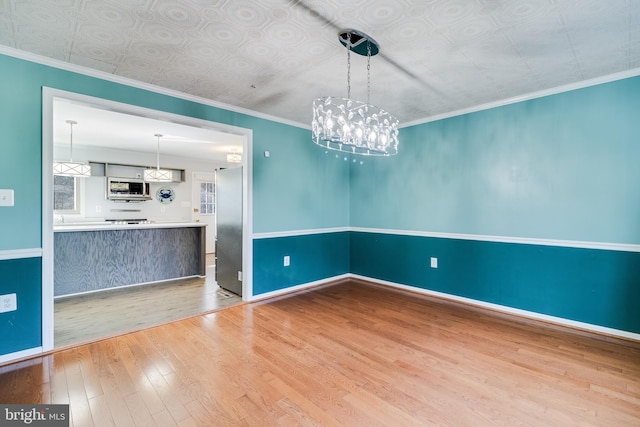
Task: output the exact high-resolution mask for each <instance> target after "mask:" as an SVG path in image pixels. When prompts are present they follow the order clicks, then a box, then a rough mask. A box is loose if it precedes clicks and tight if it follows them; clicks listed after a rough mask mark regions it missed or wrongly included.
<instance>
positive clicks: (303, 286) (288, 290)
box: [249, 273, 351, 302]
mask: <svg viewBox="0 0 640 427" xmlns="http://www.w3.org/2000/svg"><path fill="white" fill-rule="evenodd" d="M350 277H351V275H350V274H349V273H346V274H340V275H338V276H333V277H329V278H326V279H321V280H316V281H314V282H307V283H302V284H300V285H296V286H291V287H289V288H285V289H278V290H277V291H271V292H266V293H264V294H258V295H255V296H254V297H253V298H252V299H251V300H249V302H256V301H260V300H263V299H268V298H273V297H278V296H280V295H285V294H290V293H292V292H297V291H301V290H303V289H307V288H313V287H315V286H320V285H324V284H327V283H331V282H335V281H338V280H344V279H349V278H350Z"/></svg>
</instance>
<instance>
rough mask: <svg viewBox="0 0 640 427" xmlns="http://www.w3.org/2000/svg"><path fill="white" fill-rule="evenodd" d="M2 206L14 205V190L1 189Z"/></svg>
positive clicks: (0, 201) (0, 202)
mask: <svg viewBox="0 0 640 427" xmlns="http://www.w3.org/2000/svg"><path fill="white" fill-rule="evenodd" d="M0 206H13V190H5V189H0Z"/></svg>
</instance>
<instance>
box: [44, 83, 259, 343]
mask: <svg viewBox="0 0 640 427" xmlns="http://www.w3.org/2000/svg"><path fill="white" fill-rule="evenodd" d="M81 107H82V108H85V109H86V110H89V109H92V110H97V111H99V112H102V113H105V114H106V115H107V116H108V115H117V116H118V119H119V122H125V123H126V124H127V125H131V126H132V127H130V128H129V129H131V131H130V132H128V133H129V134H128V135H127V136H128V139H123V140H116V138H115V137H114V136H113V135H111V138H110V143H109V144H107V145H106V146H105V145H103V146H100V145H99V140H100V139H101V138H100V137H99V136H100V135H102V137H103V138H104V137H105V135H107V136H108V135H109V132H110V131H111V130H112V128H114V126H109V125H108V124H107V125H106V127H104V128H103V129H102V132H100V130H97V129H93V131H94V136H92V137H87V140H88V141H87V142H86V143H85V144H84V145H85V147H82V146H83V142H84V141H82V139H81V138H79V135H81V133H80V132H78V129H79V126H76V128H75V129H74V132H76V135H74V144H75V147H76V148H74V149H75V150H77V152H79V153H81V154H82V151H83V150H84V157H85V160H88V161H94V162H95V161H99V160H100V159H96V158H88V157H87V153H90V152H91V151H92V150H93V152H94V153H98V154H101V155H103V156H106V157H108V158H109V159H110V160H109V162H112V163H118V162H119V161H118V160H117V156H118V154H120V155H122V154H123V153H125V155H126V156H127V158H128V159H129V160H130V159H134V162H133V163H135V159H142V157H143V155H142V154H140V153H141V152H142V151H139V150H136V148H135V145H133V141H134V140H135V139H136V130H135V129H136V128H135V127H134V126H133V125H132V123H135V122H139V121H146V122H148V123H156V124H158V125H166V126H169V128H170V129H176V128H179V127H184V128H191V129H193V130H194V131H195V135H196V136H194V137H191V138H183V139H182V140H180V141H174V142H177V143H178V144H175V146H174V147H173V148H171V147H169V145H168V144H167V145H166V146H164V147H163V146H162V145H161V150H159V151H160V159H161V160H160V162H161V163H165V162H166V163H171V162H174V163H175V162H176V161H178V160H181V159H182V158H184V157H185V156H184V152H185V150H186V149H187V148H188V147H192V146H196V145H200V146H202V145H205V142H206V141H207V139H208V138H207V137H202V135H211V134H215V135H220V136H221V137H228V138H230V139H231V140H234V141H239V144H240V149H241V151H242V152H243V156H242V158H243V163H242V166H243V168H242V169H243V171H244V172H243V176H242V178H243V182H242V187H243V192H242V193H243V194H242V204H243V209H242V229H243V236H244V239H243V242H242V270H243V271H244V272H245V274H244V275H243V276H244V277H243V281H242V295H243V299H244V300H250V299H251V298H252V294H253V292H252V282H251V280H252V277H251V265H252V245H251V244H250V236H251V224H252V221H251V217H252V213H251V207H250V200H251V192H252V185H251V183H252V180H251V175H252V167H251V166H252V165H251V152H252V131H251V130H250V129H244V128H238V127H234V126H229V125H225V124H220V123H215V122H210V121H206V120H201V119H195V118H192V117H188V116H181V115H176V114H173V113H167V112H163V111H158V110H152V109H147V108H143V107H138V106H135V105H130V104H122V103H118V102H114V101H109V100H104V99H100V98H95V97H90V96H86V95H80V94H76V93H72V92H66V91H60V90H57V89H51V88H44V89H43V126H42V131H43V135H42V143H43V147H42V152H43V174H42V177H43V178H42V189H43V194H42V201H43V203H42V206H43V212H42V230H43V235H42V240H43V257H42V262H43V274H42V278H43V279H42V280H43V281H42V295H43V300H42V306H43V310H42V312H43V325H42V330H43V350H44V351H47V350H51V349H53V348H54V347H59V346H60V345H59V344H58V343H56V342H55V339H54V330H55V324H56V318H55V310H54V301H55V302H58V301H62V300H64V299H65V297H61V296H59V295H56V289H55V265H54V264H55V263H54V251H55V249H54V226H55V227H59V225H60V224H59V221H60V220H61V219H62V221H65V220H68V219H71V220H74V219H75V220H78V221H82V220H83V219H86V218H89V219H95V218H96V217H106V216H107V215H114V214H116V213H117V214H118V215H125V214H126V215H129V214H133V215H136V216H142V215H144V218H141V219H144V220H151V219H150V218H148V216H150V215H151V212H152V211H153V209H152V207H151V206H152V204H151V203H148V204H147V205H141V206H136V207H131V206H130V205H123V206H122V207H120V206H118V207H117V208H114V207H113V206H111V205H105V204H104V203H106V202H104V197H105V196H104V192H101V196H100V197H101V198H102V199H101V200H100V201H98V196H97V195H96V193H97V190H96V188H99V187H101V184H100V183H98V184H96V182H97V181H99V180H94V178H90V179H89V180H94V182H93V183H88V181H87V182H85V183H83V184H80V187H79V191H80V194H81V195H82V197H81V199H80V200H82V201H83V203H85V204H84V205H83V206H82V208H81V210H80V214H78V213H74V214H67V216H65V214H61V215H60V216H61V217H62V218H59V217H54V215H53V211H54V209H53V208H54V206H53V193H54V191H53V181H54V179H53V171H52V163H53V161H54V154H55V150H56V147H55V146H56V144H57V143H58V142H60V140H62V141H65V137H64V136H63V137H60V136H56V135H57V132H58V130H57V128H58V123H57V122H58V121H60V120H59V119H60V115H61V114H62V115H64V114H70V113H69V112H70V111H79V110H80V109H81ZM60 110H62V111H63V113H60ZM65 119H70V118H69V117H65V118H63V120H62V122H63V124H64V120H65ZM83 119H85V120H87V122H88V123H89V124H88V125H87V127H88V128H95V127H96V126H91V125H90V123H91V122H90V118H85V117H83ZM74 120H77V121H78V123H79V124H81V122H80V118H78V117H76V118H74ZM96 131H97V133H95V132H96ZM148 132H149V129H146V130H144V131H142V133H143V134H144V135H145V136H146V133H148ZM153 132H155V133H158V131H157V130H156V131H153ZM137 138H138V139H141V138H143V136H140V135H138V136H137ZM149 139H151V140H152V142H153V143H155V139H154V138H153V135H151V137H150V138H149ZM218 144H222V145H223V146H224V144H225V142H223V143H218ZM152 145H153V147H154V149H155V145H154V144H152ZM214 145H215V143H214V144H211V146H210V147H206V148H210V149H212V151H215V150H214V149H213V146H214ZM176 147H177V148H176ZM200 148H203V147H200ZM162 149H164V150H165V151H162ZM234 149H237V144H236V146H235V147H234ZM172 150H177V151H172ZM223 150H224V149H223ZM163 153H164V156H165V157H164V158H165V159H166V160H165V161H164V162H163V160H162V159H163V157H162V156H163ZM151 154H152V155H153V156H155V154H156V153H155V152H154V153H151ZM136 156H137V157H136ZM225 156H226V153H223V155H222V156H220V157H221V158H224V157H225ZM198 157H199V158H202V156H198ZM78 158H80V157H78ZM154 159H155V157H154ZM120 163H124V162H120ZM137 163H144V161H142V160H141V161H139V162H137ZM148 163H149V162H147V164H148ZM154 163H155V162H152V164H154ZM205 167H207V168H208V167H211V170H214V169H215V162H213V161H209V162H208V166H205ZM177 169H184V170H185V179H184V181H185V182H184V184H185V185H187V186H189V187H190V186H191V182H190V181H191V177H190V174H189V172H190V171H189V169H191V171H194V170H202V169H203V167H202V165H198V166H193V168H191V167H187V168H177ZM207 170H208V169H207ZM178 185H181V184H176V186H178ZM83 186H84V188H82V187H83ZM173 190H175V189H173ZM182 190H184V188H181V189H180V191H176V193H180V194H181V196H180V197H183V198H182V199H181V200H180V199H179V198H178V196H176V201H174V202H173V204H172V205H165V206H160V207H159V208H158V212H159V214H163V215H165V217H162V218H161V220H162V219H163V218H166V217H171V218H172V219H173V220H186V221H187V222H188V221H193V220H194V219H193V218H192V210H193V206H194V205H195V203H194V201H193V200H191V197H189V195H190V194H191V190H190V189H189V190H187V191H182ZM152 192H153V191H152ZM187 199H188V200H187ZM143 203H146V202H143ZM118 210H126V211H138V212H115V211H118ZM179 212H180V213H179ZM185 212H186V213H185ZM73 215H75V216H73ZM180 215H182V216H180ZM185 215H186V216H185ZM161 216H162V215H161ZM56 221H58V222H56ZM89 222H90V221H89ZM210 233H211V234H213V231H211V232H210ZM207 234H209V233H207ZM206 265H207V266H208V267H210V266H212V263H210V262H206ZM210 272H211V270H209V269H207V272H206V275H205V276H204V277H189V278H186V279H180V280H175V281H174V280H167V281H162V282H159V283H152V284H148V285H147V284H142V285H139V284H135V285H139V286H132V287H130V288H127V287H117V288H114V289H109V290H100V291H99V292H94V293H82V292H81V293H79V295H75V296H74V297H77V304H76V309H79V310H80V311H82V309H83V305H82V304H83V302H82V300H83V299H85V300H86V299H88V298H89V297H93V298H94V299H100V298H102V297H105V298H106V297H108V296H109V297H114V298H118V297H120V298H125V299H127V297H126V296H123V295H126V292H133V291H134V290H135V291H138V292H142V291H144V290H145V288H147V287H148V288H147V289H149V290H151V288H152V287H154V288H158V289H159V290H160V294H162V293H163V292H164V294H165V298H164V299H165V300H166V299H167V298H166V291H167V288H171V286H172V285H173V286H174V288H175V286H176V284H177V282H178V281H179V282H180V283H179V285H180V288H186V287H187V285H189V284H190V283H189V281H196V282H197V281H198V280H200V281H202V282H203V283H201V284H200V288H201V289H200V293H202V292H204V293H207V291H206V289H207V285H208V284H207V283H205V282H206V281H207V280H209V281H211V280H213V277H210ZM183 285H184V286H183ZM191 285H193V283H191ZM209 285H210V283H209ZM195 286H198V284H197V283H196V285H195ZM202 289H205V291H203V290H202ZM211 289H213V288H212V287H211V286H209V288H208V291H209V293H210V291H211ZM125 291H126V292H125ZM228 295H229V294H228V293H227V292H221V293H219V294H218V295H217V298H218V299H219V300H220V301H222V302H221V304H223V306H224V304H226V303H228V301H227V300H228V299H229V297H228ZM142 299H143V300H144V298H142ZM127 300H128V301H131V297H129V298H128V299H127ZM171 300H173V301H175V303H174V305H173V306H171V307H170V308H168V309H167V310H166V312H165V315H164V316H163V315H162V312H163V309H158V306H157V305H155V306H154V303H153V302H152V301H147V303H146V304H147V305H146V307H147V310H146V311H149V312H157V313H158V314H159V316H158V321H157V322H159V323H164V322H166V321H170V320H174V319H171V318H170V317H169V316H168V315H166V314H167V313H168V312H169V311H178V310H172V308H173V309H175V307H176V306H178V305H179V304H178V302H179V301H183V300H184V297H181V296H175V297H173V298H171ZM237 300H238V301H239V298H238V299H237ZM143 303H144V302H143ZM86 304H87V303H86V301H85V306H84V307H86ZM128 305H129V306H130V305H131V304H128ZM201 307H202V311H201V312H206V311H211V309H212V308H211V306H210V305H209V306H207V305H206V304H203V305H201ZM213 309H215V307H214V308H213ZM143 311H144V310H143ZM139 313H140V310H137V313H136V316H138V315H139ZM195 314H198V313H193V315H195ZM136 316H126V315H124V316H120V317H125V318H126V317H133V318H134V319H135V317H136ZM181 317H182V318H183V317H189V315H183V316H181ZM133 323H134V324H133V327H134V329H136V328H137V329H141V328H144V327H146V326H147V325H145V324H140V325H136V323H141V322H133ZM156 324H157V323H156ZM130 329H131V328H128V329H127V332H129V331H130Z"/></svg>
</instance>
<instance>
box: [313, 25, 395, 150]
mask: <svg viewBox="0 0 640 427" xmlns="http://www.w3.org/2000/svg"><path fill="white" fill-rule="evenodd" d="M338 39H339V40H340V43H342V45H343V46H344V47H346V48H347V97H346V98H338V97H333V96H325V97H320V98H316V99H315V100H314V101H313V121H312V122H311V131H312V133H313V142H314V143H316V144H318V145H320V146H322V147H325V148H329V149H331V150H338V151H343V152H346V153H351V154H362V155H365V156H392V155H394V154H397V153H398V119H396V118H395V117H394V116H392V115H391V114H389V113H388V112H386V111H385V110H383V109H382V108H378V107H376V106H374V105H371V103H370V98H371V57H372V56H375V55H377V54H378V52H379V46H378V43H377V42H376V41H375V40H373V39H372V38H371V37H370V36H368V35H367V34H365V33H362V32H360V31H357V30H351V29H348V30H343V31H341V32H340V33H339V34H338ZM351 52H354V53H357V54H359V55H363V56H365V55H366V57H367V102H366V103H365V102H362V101H357V100H354V99H351Z"/></svg>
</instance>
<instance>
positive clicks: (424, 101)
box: [0, 0, 640, 125]
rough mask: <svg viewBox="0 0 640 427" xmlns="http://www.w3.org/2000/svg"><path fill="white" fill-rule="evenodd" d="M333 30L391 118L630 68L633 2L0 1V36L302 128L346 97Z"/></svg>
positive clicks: (634, 63)
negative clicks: (327, 104) (325, 103)
mask: <svg viewBox="0 0 640 427" xmlns="http://www.w3.org/2000/svg"><path fill="white" fill-rule="evenodd" d="M343 28H356V29H358V30H361V31H364V32H366V33H368V34H369V35H371V36H372V37H373V38H374V39H376V40H377V41H378V42H379V44H380V47H381V55H378V56H376V57H374V58H373V59H372V63H371V68H372V72H371V78H372V93H371V102H372V103H373V104H376V105H378V106H381V107H383V108H385V109H386V110H388V111H390V112H392V113H393V114H395V115H396V116H397V117H398V118H399V119H400V122H401V123H406V122H411V121H416V120H420V119H423V118H426V117H429V116H434V115H438V114H443V113H447V112H451V111H456V110H459V109H463V108H468V107H472V106H475V105H480V104H484V103H488V102H492V101H496V100H501V99H506V98H511V97H515V96H519V95H523V94H527V93H531V92H536V91H539V90H544V89H548V88H553V87H557V86H560V85H564V84H568V83H574V82H578V81H582V80H586V79H590V78H594V77H599V76H603V75H607V74H612V73H616V72H620V71H625V70H630V69H634V68H638V67H640V1H636V0H503V1H500V0H445V1H438V0H359V1H358V0H304V1H287V0H217V1H216V0H180V1H177V0H175V1H172V0H0V44H3V45H5V46H9V47H11V48H15V49H19V50H23V51H28V52H32V53H36V54H39V55H42V56H46V57H50V58H55V59H57V60H60V61H65V62H69V63H72V64H77V65H81V66H85V67H89V68H92V69H96V70H101V71H104V72H107V73H111V74H114V75H117V76H122V77H127V78H131V79H135V80H138V81H141V82H146V83H150V84H153V85H158V86H161V87H164V88H169V89H174V90H177V91H180V92H184V93H187V94H191V95H195V96H199V97H203V98H207V99H211V100H214V101H217V102H222V103H226V104H230V105H234V106H238V107H242V108H246V109H249V110H253V111H257V112H261V113H264V114H268V115H272V116H276V117H279V118H283V119H287V120H291V121H294V122H298V123H301V124H303V125H308V123H309V122H310V120H311V102H312V100H313V98H315V97H317V96H324V95H335V96H346V50H345V49H344V48H343V47H342V45H340V43H339V42H338V39H337V32H338V30H339V29H343ZM354 56H356V55H353V56H352V70H351V75H352V97H354V98H359V99H365V98H366V58H363V57H354Z"/></svg>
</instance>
